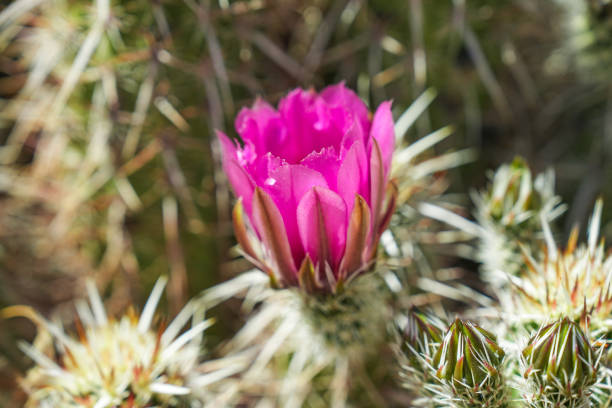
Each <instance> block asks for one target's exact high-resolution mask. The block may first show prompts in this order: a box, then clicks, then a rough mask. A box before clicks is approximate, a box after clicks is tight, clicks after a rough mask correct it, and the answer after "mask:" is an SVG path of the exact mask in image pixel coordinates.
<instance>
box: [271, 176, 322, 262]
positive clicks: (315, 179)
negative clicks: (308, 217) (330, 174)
mask: <svg viewBox="0 0 612 408" xmlns="http://www.w3.org/2000/svg"><path fill="white" fill-rule="evenodd" d="M316 186H320V187H327V182H326V181H325V178H324V177H323V176H322V175H321V173H319V172H318V171H316V170H312V169H309V168H308V167H306V166H302V165H300V164H288V165H284V166H281V167H279V168H278V169H276V170H275V171H274V172H272V173H270V177H269V178H268V180H267V182H266V184H265V185H264V186H262V188H263V189H264V190H265V191H266V192H267V193H268V194H270V197H272V199H273V200H274V203H275V204H276V206H277V207H278V209H279V211H280V214H281V216H282V219H283V221H284V223H285V228H286V230H287V236H288V237H289V242H290V244H291V251H292V253H293V257H294V259H295V264H296V265H300V264H301V262H302V258H303V257H304V247H303V246H302V241H301V240H300V235H299V232H298V224H297V216H296V209H297V206H298V203H299V202H300V200H301V199H302V197H303V196H304V195H305V194H306V193H307V192H308V191H309V190H311V189H312V188H313V187H316Z"/></svg>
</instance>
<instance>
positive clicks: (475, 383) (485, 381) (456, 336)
mask: <svg viewBox="0 0 612 408" xmlns="http://www.w3.org/2000/svg"><path fill="white" fill-rule="evenodd" d="M496 341H497V339H496V337H495V335H493V334H492V333H489V332H488V331H486V330H484V329H483V328H481V327H479V326H478V325H476V324H474V323H472V322H469V321H463V320H460V319H456V320H455V321H454V323H453V324H452V325H451V326H450V327H449V329H448V331H447V332H446V334H445V335H444V339H443V340H442V343H441V344H440V346H439V348H438V351H437V352H436V354H435V355H434V358H433V367H434V369H435V370H436V376H437V377H438V378H439V379H440V380H441V382H442V383H444V384H446V385H448V386H449V387H450V389H451V390H452V392H453V394H454V398H453V401H455V402H456V404H457V405H458V406H461V407H472V406H474V404H480V405H482V406H485V407H503V406H505V404H506V390H505V387H504V381H503V377H502V373H501V372H500V369H501V366H502V362H503V360H504V356H505V353H504V351H503V350H502V348H501V347H499V346H498V345H497V343H496Z"/></svg>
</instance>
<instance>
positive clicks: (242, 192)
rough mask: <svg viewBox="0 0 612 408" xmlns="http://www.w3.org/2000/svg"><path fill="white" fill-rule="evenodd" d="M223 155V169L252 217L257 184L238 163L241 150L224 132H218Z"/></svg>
mask: <svg viewBox="0 0 612 408" xmlns="http://www.w3.org/2000/svg"><path fill="white" fill-rule="evenodd" d="M217 137H218V138H219V141H220V142H221V151H222V154H223V169H224V170H225V174H226V175H227V178H228V179H229V182H230V184H231V186H232V188H233V189H234V193H235V194H236V196H237V197H239V198H242V199H243V201H244V207H245V210H246V212H247V214H249V215H251V209H252V206H251V203H252V199H253V191H254V189H255V182H254V181H253V179H252V178H251V176H250V175H249V174H248V173H247V172H246V171H245V169H244V168H243V167H242V166H241V165H240V163H238V160H237V153H238V152H239V150H238V149H237V148H236V145H235V144H234V142H232V141H231V140H230V139H229V138H228V137H227V136H226V135H225V134H224V133H223V132H217Z"/></svg>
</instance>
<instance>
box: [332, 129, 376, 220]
mask: <svg viewBox="0 0 612 408" xmlns="http://www.w3.org/2000/svg"><path fill="white" fill-rule="evenodd" d="M368 167H369V166H368V156H367V154H366V150H365V146H364V144H363V142H362V141H361V140H358V141H356V142H355V143H353V145H352V146H351V148H350V149H349V150H348V152H347V153H346V156H345V157H344V158H343V159H342V164H341V165H340V168H339V169H338V176H337V177H338V181H337V186H338V189H337V190H336V191H338V193H339V194H340V196H342V198H343V199H344V201H345V202H346V205H347V208H353V203H354V201H355V196H356V195H357V194H360V195H361V196H362V197H365V198H366V202H367V201H368V199H369V197H370V185H369V183H368V180H369V174H368Z"/></svg>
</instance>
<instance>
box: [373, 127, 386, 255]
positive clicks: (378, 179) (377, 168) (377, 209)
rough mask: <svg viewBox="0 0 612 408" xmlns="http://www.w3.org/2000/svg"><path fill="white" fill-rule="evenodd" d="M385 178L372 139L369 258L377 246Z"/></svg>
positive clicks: (375, 141) (375, 142) (380, 158)
mask: <svg viewBox="0 0 612 408" xmlns="http://www.w3.org/2000/svg"><path fill="white" fill-rule="evenodd" d="M384 188H385V176H384V168H383V162H382V155H381V152H380V147H378V142H377V140H376V139H372V153H371V155H370V208H371V209H372V212H371V220H372V228H371V229H370V242H371V245H370V251H371V252H370V256H373V255H374V252H375V251H376V247H377V245H378V236H377V233H376V232H377V231H378V226H379V225H380V222H381V216H382V205H383V199H384Z"/></svg>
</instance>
